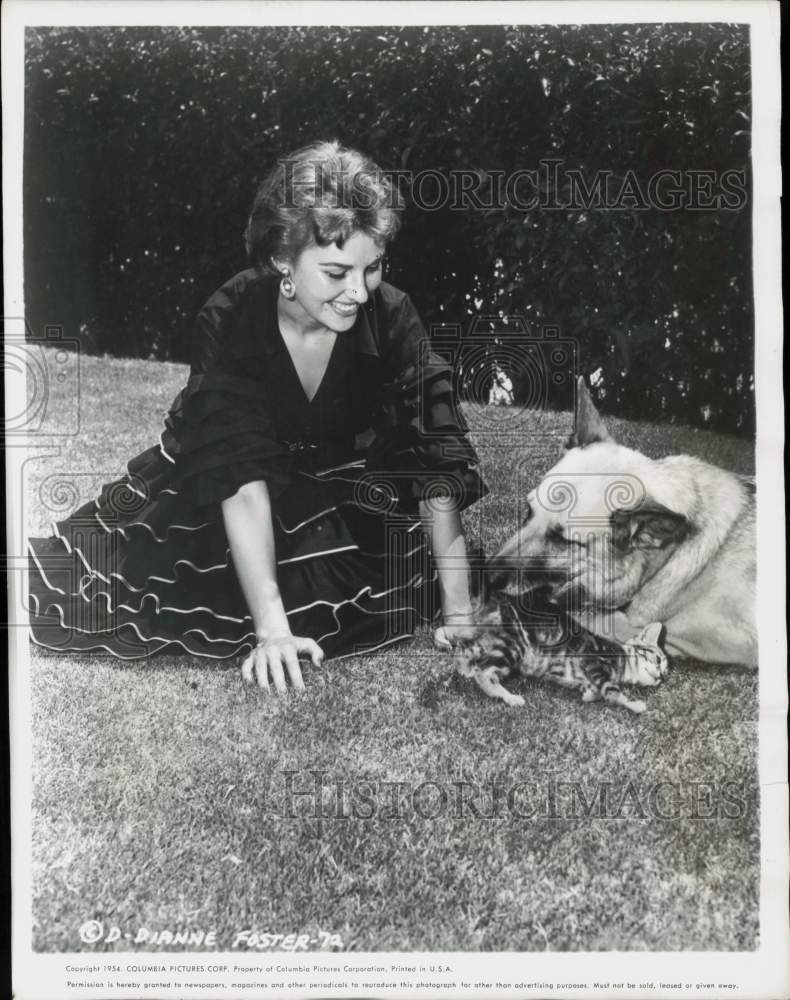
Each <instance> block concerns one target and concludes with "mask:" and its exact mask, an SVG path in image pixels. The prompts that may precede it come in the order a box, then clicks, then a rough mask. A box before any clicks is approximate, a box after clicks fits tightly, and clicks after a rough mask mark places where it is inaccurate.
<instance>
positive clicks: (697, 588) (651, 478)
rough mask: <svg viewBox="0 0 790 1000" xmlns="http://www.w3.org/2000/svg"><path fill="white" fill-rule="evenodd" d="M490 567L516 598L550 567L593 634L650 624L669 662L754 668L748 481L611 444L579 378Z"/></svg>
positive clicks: (617, 633) (624, 634)
mask: <svg viewBox="0 0 790 1000" xmlns="http://www.w3.org/2000/svg"><path fill="white" fill-rule="evenodd" d="M528 503H529V511H528V516H527V519H526V520H525V522H524V524H523V526H522V527H521V528H520V529H519V530H518V531H517V532H516V533H515V535H513V537H512V538H511V539H510V540H509V541H508V542H506V544H505V545H504V546H503V548H502V549H501V550H500V551H499V553H498V554H497V555H496V556H495V557H494V559H493V560H492V564H491V568H490V571H489V578H490V582H491V583H492V584H493V585H494V586H497V587H500V588H505V589H507V590H509V591H511V592H515V591H517V590H518V589H519V579H518V578H519V577H522V582H523V578H526V579H527V580H529V576H530V572H531V571H532V570H533V569H536V571H537V572H541V571H544V570H546V571H548V574H549V576H553V577H554V578H556V579H557V580H558V581H559V585H558V593H562V594H565V595H566V597H567V598H568V599H569V600H571V602H573V601H574V600H575V601H576V607H577V608H581V610H580V611H578V612H577V613H575V617H577V618H578V619H579V621H581V622H582V623H583V624H584V625H586V627H588V628H590V629H591V630H592V631H594V632H598V633H599V634H606V635H609V636H614V638H616V639H618V640H620V641H626V640H627V639H629V638H630V637H631V636H632V635H633V634H634V632H636V631H637V630H638V629H639V628H641V627H642V626H644V625H646V624H647V623H649V622H655V621H661V622H663V623H664V625H665V628H666V637H665V642H664V646H665V649H666V651H667V652H668V653H669V654H670V655H675V656H685V657H693V658H695V659H698V660H702V661H704V662H709V663H739V664H747V665H756V663H757V633H756V627H755V622H754V590H755V574H756V554H755V500H754V491H753V489H752V488H751V485H750V483H748V482H747V481H746V480H743V479H741V478H740V477H738V476H736V475H733V474H732V473H730V472H726V471H725V470H723V469H719V468H717V467H715V466H713V465H709V464H707V463H706V462H702V461H700V460H699V459H696V458H691V457H690V456H688V455H675V456H671V457H669V458H664V459H660V460H658V461H654V460H653V459H650V458H647V456H645V455H643V454H641V453H640V452H637V451H632V450H631V449H629V448H625V447H623V446H622V445H619V444H617V443H616V442H615V441H613V440H612V438H611V437H610V435H609V433H608V432H607V430H606V427H605V426H604V423H603V421H602V420H601V417H600V415H599V414H598V412H597V410H596V409H595V406H594V405H593V402H592V399H591V398H590V395H589V392H588V390H587V387H586V385H585V383H584V380H583V379H579V388H578V394H577V408H576V429H575V433H574V435H573V436H572V438H571V439H570V440H569V442H568V445H567V451H566V454H565V456H564V457H563V458H562V460H561V461H560V462H559V463H558V464H557V465H556V466H555V467H554V468H553V469H552V470H551V472H550V473H549V474H548V475H547V476H546V478H545V479H544V480H543V482H542V483H541V484H540V485H539V486H538V487H537V488H536V489H535V490H533V491H532V493H531V494H530V495H529V497H528Z"/></svg>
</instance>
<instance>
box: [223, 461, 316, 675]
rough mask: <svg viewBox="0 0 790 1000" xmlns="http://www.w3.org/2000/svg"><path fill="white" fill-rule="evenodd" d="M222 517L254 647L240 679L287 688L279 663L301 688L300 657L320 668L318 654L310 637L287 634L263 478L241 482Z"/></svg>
mask: <svg viewBox="0 0 790 1000" xmlns="http://www.w3.org/2000/svg"><path fill="white" fill-rule="evenodd" d="M222 517H223V521H224V523H225V533H226V535H227V537H228V544H229V545H230V552H231V556H232V557H233V565H234V568H235V570H236V575H237V576H238V579H239V583H240V584H241V589H242V593H243V594H244V598H245V600H246V602H247V607H248V608H249V611H250V615H251V616H252V621H253V625H254V626H255V635H256V636H257V638H258V645H257V646H256V648H255V649H254V650H253V651H252V653H251V654H250V655H249V656H248V657H247V659H246V660H245V661H244V664H243V665H242V676H243V677H244V679H245V680H246V681H251V680H252V678H253V675H254V676H255V678H256V679H257V681H258V684H259V685H260V686H261V687H264V688H268V687H269V679H268V678H269V675H271V679H272V682H273V683H274V687H275V689H276V690H277V691H278V692H280V693H283V692H284V691H285V690H286V685H285V675H284V672H283V663H284V664H285V667H286V669H287V670H288V676H289V678H290V680H291V684H292V685H293V686H294V687H295V688H299V689H303V688H304V683H303V681H302V674H301V670H300V669H299V653H306V654H308V655H309V656H310V658H311V659H312V661H313V663H314V664H315V665H316V666H319V665H320V663H321V660H322V659H323V653H322V651H321V649H320V647H319V646H318V644H317V643H316V642H314V641H313V640H312V639H307V638H300V637H297V636H293V635H291V629H290V626H289V624H288V617H287V615H286V613H285V607H284V606H283V601H282V597H281V596H280V589H279V587H278V585H277V561H276V558H275V550H274V529H273V526H272V508H271V501H270V498H269V489H268V487H267V485H266V483H265V482H264V481H263V480H256V481H254V482H250V483H245V484H244V485H243V486H241V487H240V488H239V490H238V492H236V493H235V494H234V495H233V496H232V497H229V498H228V499H227V500H223V501H222Z"/></svg>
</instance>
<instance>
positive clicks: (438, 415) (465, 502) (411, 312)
mask: <svg viewBox="0 0 790 1000" xmlns="http://www.w3.org/2000/svg"><path fill="white" fill-rule="evenodd" d="M386 354H387V357H386V358H385V360H386V361H387V363H388V368H389V370H390V371H391V372H393V373H395V374H394V377H393V378H390V379H388V381H387V382H386V384H385V386H384V390H383V394H382V407H381V410H380V414H379V421H378V425H377V426H376V428H375V430H376V438H375V440H374V442H373V444H372V446H371V448H370V450H369V453H368V469H369V470H371V471H376V472H381V473H382V475H384V476H386V473H387V472H391V473H393V483H394V485H395V486H396V488H397V491H398V495H399V499H400V503H401V506H402V507H403V508H404V509H405V510H406V511H409V512H412V511H414V510H416V509H417V505H418V502H419V501H420V500H424V499H429V498H438V497H444V498H447V499H451V500H452V501H453V503H452V506H453V507H455V509H458V510H462V509H463V508H465V507H468V506H469V505H470V504H472V503H474V502H475V501H476V500H479V499H480V498H481V497H483V496H485V495H486V493H488V487H487V486H486V484H485V482H484V481H483V479H482V477H481V475H480V472H479V468H478V467H479V459H478V456H477V453H476V452H475V449H474V447H473V446H472V444H471V442H470V440H469V436H468V435H469V427H468V425H467V423H466V420H465V419H464V416H463V414H462V413H461V411H460V409H459V408H458V405H457V401H456V398H455V393H454V390H453V380H452V369H451V367H450V365H449V364H448V363H447V361H445V360H444V359H443V358H442V357H440V356H439V355H438V354H437V353H436V352H435V351H433V350H431V348H430V341H429V338H428V335H427V333H426V332H425V328H424V326H423V324H422V322H421V320H420V317H419V315H418V313H417V310H416V309H415V307H414V305H413V304H412V302H411V299H410V298H409V297H408V296H407V295H404V296H403V298H402V300H401V302H400V304H399V307H398V308H397V309H396V310H395V311H394V312H393V315H392V317H391V322H390V324H389V329H388V331H387V334H386Z"/></svg>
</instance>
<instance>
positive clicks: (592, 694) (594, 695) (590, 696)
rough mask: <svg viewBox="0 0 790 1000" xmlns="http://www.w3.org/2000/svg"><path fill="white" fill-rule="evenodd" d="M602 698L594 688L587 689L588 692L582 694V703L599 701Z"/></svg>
mask: <svg viewBox="0 0 790 1000" xmlns="http://www.w3.org/2000/svg"><path fill="white" fill-rule="evenodd" d="M600 697H601V696H600V694H599V693H598V692H597V691H595V690H593V688H587V690H586V691H583V692H582V701H598V700H599V699H600Z"/></svg>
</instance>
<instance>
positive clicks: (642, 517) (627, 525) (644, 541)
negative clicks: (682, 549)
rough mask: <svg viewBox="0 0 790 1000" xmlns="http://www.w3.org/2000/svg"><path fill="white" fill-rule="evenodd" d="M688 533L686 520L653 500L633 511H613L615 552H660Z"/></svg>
mask: <svg viewBox="0 0 790 1000" xmlns="http://www.w3.org/2000/svg"><path fill="white" fill-rule="evenodd" d="M690 533H691V525H690V523H689V521H688V520H687V518H685V517H684V516H683V515H682V514H678V513H676V512H675V511H674V510H670V509H669V507H665V506H664V505H663V504H660V503H656V502H655V501H654V500H647V501H645V502H644V503H643V504H641V505H640V506H639V507H635V508H634V509H633V510H616V511H614V512H613V514H612V544H613V545H614V547H615V549H617V551H618V552H629V551H631V550H632V549H663V548H665V547H666V546H667V545H671V544H672V543H677V542H682V541H683V539H684V538H688V536H689V534H690Z"/></svg>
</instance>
